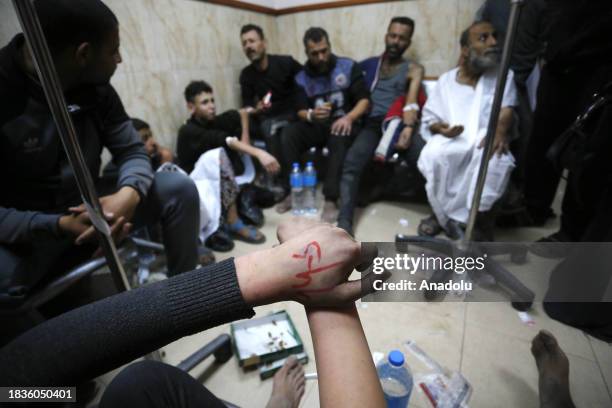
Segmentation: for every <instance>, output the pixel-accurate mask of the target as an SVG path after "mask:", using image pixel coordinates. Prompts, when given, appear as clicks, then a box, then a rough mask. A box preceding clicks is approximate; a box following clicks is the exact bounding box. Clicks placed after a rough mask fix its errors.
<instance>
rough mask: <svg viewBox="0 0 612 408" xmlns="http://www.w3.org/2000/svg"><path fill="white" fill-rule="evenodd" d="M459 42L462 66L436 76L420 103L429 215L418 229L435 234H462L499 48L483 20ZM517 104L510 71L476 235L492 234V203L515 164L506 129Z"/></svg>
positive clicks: (421, 160)
mask: <svg viewBox="0 0 612 408" xmlns="http://www.w3.org/2000/svg"><path fill="white" fill-rule="evenodd" d="M460 43H461V57H462V58H461V64H460V66H459V67H457V68H454V69H452V70H450V71H448V72H446V73H444V74H443V75H442V76H440V78H439V80H438V84H437V86H436V88H435V91H433V92H432V95H430V96H429V99H428V100H427V103H426V104H425V106H424V108H423V118H422V125H421V132H422V134H423V135H424V136H425V137H426V138H427V139H428V141H427V144H426V145H425V147H424V148H423V150H422V152H421V156H420V157H419V160H418V167H419V170H420V171H421V173H422V174H423V176H424V177H425V179H426V181H427V183H426V185H425V190H426V192H427V198H428V200H429V203H430V205H431V207H432V209H433V215H432V216H430V217H429V218H427V219H424V220H423V221H421V224H420V225H419V229H418V230H419V234H421V235H430V236H433V235H436V234H438V233H439V232H441V231H442V229H445V230H446V233H447V234H448V235H449V236H450V237H451V238H458V237H460V236H461V234H462V231H461V229H462V228H464V226H465V223H466V222H467V219H468V217H469V211H470V207H471V204H472V198H473V195H474V190H475V186H476V179H477V177H478V169H479V166H480V161H481V158H482V151H483V150H482V148H483V146H484V142H485V140H484V137H485V135H486V132H487V126H488V122H489V116H490V113H491V104H492V102H493V95H494V93H495V84H496V82H497V78H496V75H497V67H498V65H499V59H500V50H499V48H498V45H497V40H496V32H495V29H494V28H493V25H492V24H491V23H489V22H486V21H479V22H475V23H474V24H472V25H471V26H470V27H469V28H468V29H466V30H465V31H464V32H463V33H462V34H461V40H460ZM515 105H516V89H515V85H514V81H513V74H512V71H510V72H509V74H508V78H507V82H506V88H505V90H504V96H503V100H502V106H501V111H500V114H499V123H498V126H497V129H496V132H495V136H494V137H495V140H494V144H493V154H492V157H491V160H490V161H489V168H488V173H487V178H486V181H485V186H484V191H483V194H482V200H481V202H480V208H479V211H480V213H479V217H478V219H477V227H478V230H479V232H481V233H483V235H482V236H481V237H479V238H484V239H487V240H491V239H492V228H491V225H490V224H491V221H492V220H491V214H490V210H491V207H492V206H493V204H494V203H495V202H496V201H497V199H499V197H500V196H501V195H502V194H503V192H504V190H505V188H506V185H507V182H508V178H509V176H510V172H511V171H512V169H513V168H514V158H513V157H512V155H511V154H510V153H509V152H508V130H509V128H510V125H511V124H512V115H513V112H512V106H515ZM426 135H429V137H428V136H426Z"/></svg>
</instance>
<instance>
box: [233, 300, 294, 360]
mask: <svg viewBox="0 0 612 408" xmlns="http://www.w3.org/2000/svg"><path fill="white" fill-rule="evenodd" d="M230 330H231V335H232V339H233V343H234V352H235V353H236V356H237V357H238V363H239V364H240V366H242V367H252V366H256V365H259V364H262V363H268V362H271V361H275V360H280V359H282V358H286V357H287V356H289V355H290V354H299V353H301V352H303V351H304V344H303V343H302V339H301V338H300V335H299V334H298V332H297V330H296V329H295V326H294V324H293V321H292V320H291V317H290V316H289V314H287V312H285V311H280V312H276V313H272V314H270V315H268V316H264V317H260V318H257V319H251V320H245V321H241V322H237V323H232V324H231V326H230Z"/></svg>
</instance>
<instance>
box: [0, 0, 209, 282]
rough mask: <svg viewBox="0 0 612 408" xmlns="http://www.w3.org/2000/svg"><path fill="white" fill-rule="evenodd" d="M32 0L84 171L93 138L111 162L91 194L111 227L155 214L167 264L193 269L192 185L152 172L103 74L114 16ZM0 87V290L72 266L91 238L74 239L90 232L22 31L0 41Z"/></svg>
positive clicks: (112, 52)
mask: <svg viewBox="0 0 612 408" xmlns="http://www.w3.org/2000/svg"><path fill="white" fill-rule="evenodd" d="M35 7H36V10H37V13H38V16H39V18H40V22H41V26H42V29H43V31H44V34H45V37H46V39H47V42H48V44H49V47H50V51H51V54H52V57H53V59H54V62H55V69H56V71H57V75H58V78H59V81H60V84H61V86H62V89H63V91H64V96H65V98H66V102H67V103H68V104H69V106H70V108H71V109H70V113H71V116H72V121H73V124H74V127H75V130H76V135H77V137H78V142H79V144H80V147H81V150H82V152H83V157H84V160H85V163H86V165H87V167H88V168H89V171H90V172H91V175H92V176H93V177H94V181H97V179H98V177H97V176H98V174H99V167H100V162H101V160H100V156H101V153H102V148H103V147H107V148H108V149H109V150H110V152H111V154H112V156H113V161H114V162H115V164H116V165H117V166H118V168H119V178H118V181H117V185H116V187H115V189H114V191H112V193H111V194H109V195H105V196H103V197H101V199H100V202H101V205H102V209H103V211H104V214H105V216H106V219H107V220H108V222H109V224H110V225H111V229H112V231H113V236H115V237H116V238H117V239H119V238H120V236H122V235H124V234H126V233H127V232H128V230H129V227H130V224H131V223H134V224H143V225H144V224H147V223H151V222H153V221H155V222H161V224H162V228H163V242H164V245H165V248H166V253H167V259H168V269H169V274H170V275H176V274H178V273H181V272H184V271H187V270H191V269H193V268H194V267H195V266H196V264H197V254H198V252H197V232H198V231H197V225H198V222H199V220H198V215H199V213H198V194H197V191H196V188H195V186H194V183H193V182H192V181H191V180H190V179H189V178H188V177H185V176H182V175H179V174H156V175H154V173H153V171H152V169H151V164H150V162H149V158H148V157H147V154H146V152H145V149H144V146H143V144H142V142H141V141H140V137H139V136H138V133H137V132H136V130H135V129H134V127H133V126H132V122H131V121H130V118H129V117H128V116H127V114H126V112H125V110H124V108H123V105H122V103H121V100H120V99H119V96H118V95H117V93H116V92H115V90H114V88H113V87H112V86H111V85H110V83H109V81H110V78H111V76H112V75H113V73H114V72H115V69H116V67H117V64H119V63H120V62H121V55H120V54H119V24H118V21H117V18H116V17H115V15H114V14H113V12H112V11H111V10H109V9H108V7H106V6H105V5H104V4H103V3H102V2H101V1H99V0H91V1H87V2H80V1H70V0H64V1H57V0H44V1H37V2H36V3H35ZM0 93H1V94H2V100H1V101H0V174H1V176H0V177H1V179H0V186H1V187H2V194H1V195H0V197H1V198H0V292H4V290H5V289H6V288H7V287H8V288H10V287H15V286H19V287H21V288H23V289H25V290H26V291H27V290H28V289H29V288H32V287H33V286H34V285H36V284H37V283H38V282H39V281H41V280H42V279H44V278H48V277H49V274H50V273H51V272H53V271H63V270H65V268H67V267H71V266H74V262H75V259H74V258H75V256H74V255H75V254H76V253H79V252H83V253H84V256H85V257H89V256H91V254H92V253H93V252H94V249H95V247H92V248H89V247H88V246H87V245H83V246H80V247H77V246H75V244H76V245H79V244H85V243H89V242H93V243H94V245H95V232H94V229H93V227H92V223H91V220H90V217H89V214H88V212H87V210H86V209H85V206H84V205H80V206H79V204H80V203H81V195H80V193H79V190H78V188H77V185H76V181H75V176H74V173H73V170H72V167H71V165H70V163H69V162H68V158H67V155H66V152H65V151H64V148H63V147H62V143H61V140H60V136H59V134H58V131H57V128H56V126H55V122H54V120H53V116H52V115H51V112H50V110H49V106H48V104H47V100H46V99H45V96H44V93H43V90H42V88H41V85H40V82H39V80H38V75H37V72H36V70H35V68H34V63H33V60H32V56H31V55H30V52H29V48H28V47H27V46H26V44H25V38H24V35H23V34H18V35H16V36H15V37H14V38H13V39H12V40H11V41H10V43H9V44H8V45H6V46H5V47H4V48H2V49H1V50H0ZM100 193H101V194H102V195H104V194H108V192H100ZM79 248H81V251H78V249H79ZM71 263H72V265H71ZM59 264H61V266H60V267H58V265H59Z"/></svg>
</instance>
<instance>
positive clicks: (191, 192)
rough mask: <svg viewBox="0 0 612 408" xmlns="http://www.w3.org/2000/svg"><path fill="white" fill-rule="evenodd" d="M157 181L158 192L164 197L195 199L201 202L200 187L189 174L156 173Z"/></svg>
mask: <svg viewBox="0 0 612 408" xmlns="http://www.w3.org/2000/svg"><path fill="white" fill-rule="evenodd" d="M155 183H156V189H157V191H158V194H159V195H160V196H161V197H162V198H168V199H170V198H173V199H176V200H179V201H180V202H189V200H195V202H199V196H198V189H197V188H196V185H195V183H194V182H193V180H192V179H191V178H189V176H186V175H184V174H180V173H170V172H159V173H155Z"/></svg>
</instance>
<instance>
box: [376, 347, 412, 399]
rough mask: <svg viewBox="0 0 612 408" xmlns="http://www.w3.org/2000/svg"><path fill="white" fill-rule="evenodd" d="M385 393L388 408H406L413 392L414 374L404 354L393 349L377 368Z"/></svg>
mask: <svg viewBox="0 0 612 408" xmlns="http://www.w3.org/2000/svg"><path fill="white" fill-rule="evenodd" d="M376 370H377V371H378V378H380V383H381V385H382V389H383V392H384V393H385V401H386V402H387V408H406V407H407V406H408V401H409V400H410V393H411V392H412V374H411V373H410V370H409V369H408V367H406V365H405V364H404V355H403V354H402V352H401V351H399V350H392V351H391V352H390V353H389V355H388V357H387V360H386V361H383V362H381V363H380V365H379V366H378V367H377V368H376Z"/></svg>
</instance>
